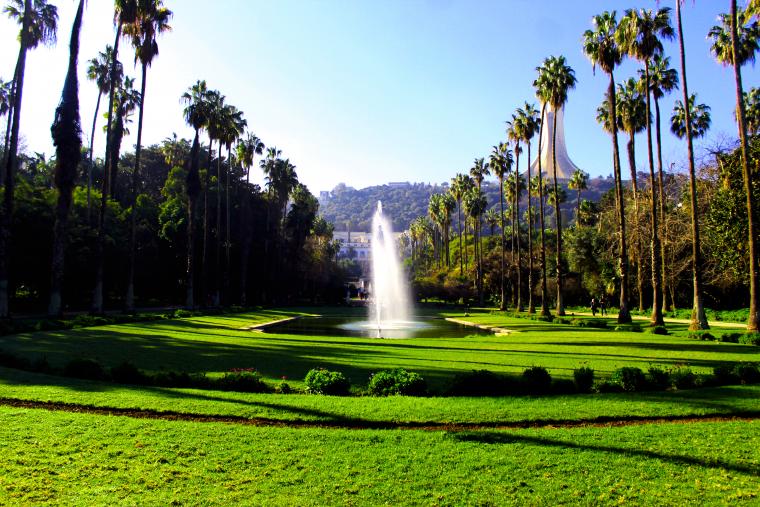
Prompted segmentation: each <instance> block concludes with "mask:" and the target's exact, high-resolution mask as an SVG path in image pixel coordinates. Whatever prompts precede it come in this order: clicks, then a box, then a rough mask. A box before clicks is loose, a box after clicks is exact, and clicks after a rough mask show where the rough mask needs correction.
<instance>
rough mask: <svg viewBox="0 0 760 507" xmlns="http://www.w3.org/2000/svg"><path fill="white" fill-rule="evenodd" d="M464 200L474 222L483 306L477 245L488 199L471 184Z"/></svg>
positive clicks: (478, 267) (479, 288) (480, 296)
mask: <svg viewBox="0 0 760 507" xmlns="http://www.w3.org/2000/svg"><path fill="white" fill-rule="evenodd" d="M462 201H463V204H464V209H465V213H466V215H468V216H469V217H470V218H471V220H472V224H473V233H474V241H473V243H474V246H475V263H476V268H475V269H476V271H475V284H476V288H477V291H478V302H479V304H480V305H481V306H482V305H483V287H482V276H483V271H482V265H481V263H480V259H479V258H478V255H477V245H478V241H479V237H480V227H479V225H480V218H481V216H482V215H483V213H485V210H486V209H487V208H488V201H486V196H485V195H484V194H483V192H482V191H481V190H480V188H478V187H476V186H470V187H469V188H468V189H467V191H466V192H465V194H464V196H463V197H462Z"/></svg>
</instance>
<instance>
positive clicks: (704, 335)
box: [689, 331, 715, 341]
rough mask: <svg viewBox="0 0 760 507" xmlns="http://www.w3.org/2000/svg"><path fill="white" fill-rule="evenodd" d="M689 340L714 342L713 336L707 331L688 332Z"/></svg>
mask: <svg viewBox="0 0 760 507" xmlns="http://www.w3.org/2000/svg"><path fill="white" fill-rule="evenodd" d="M689 338H691V339H692V340H703V341H715V336H713V335H712V334H711V333H710V332H709V331H690V332H689Z"/></svg>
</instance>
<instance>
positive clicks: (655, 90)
mask: <svg viewBox="0 0 760 507" xmlns="http://www.w3.org/2000/svg"><path fill="white" fill-rule="evenodd" d="M644 73H645V72H644V69H641V70H639V79H641V78H642V77H646V76H644V75H643V74H644ZM676 88H678V72H676V70H675V69H671V68H670V58H668V57H663V56H662V55H657V54H656V55H654V57H653V58H652V62H651V64H650V67H649V90H650V92H651V93H652V96H653V97H654V111H655V132H656V139H657V179H658V185H657V186H658V189H657V190H658V195H659V201H658V203H659V205H660V209H659V213H660V223H661V224H664V223H665V178H664V176H663V171H662V137H661V132H662V129H661V126H660V99H661V98H662V97H664V96H665V94H666V93H670V92H671V91H673V90H675V89H676ZM660 263H661V265H662V274H661V275H660V276H661V279H662V280H663V284H662V295H661V296H660V297H661V298H662V304H663V308H664V309H665V310H667V309H668V306H669V305H668V302H667V298H666V297H665V283H664V280H667V266H666V262H665V243H664V242H662V241H661V242H660Z"/></svg>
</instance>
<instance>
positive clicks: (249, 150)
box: [236, 132, 266, 306]
mask: <svg viewBox="0 0 760 507" xmlns="http://www.w3.org/2000/svg"><path fill="white" fill-rule="evenodd" d="M265 148H266V147H265V146H264V143H263V142H261V139H259V138H258V137H257V136H256V134H254V133H253V132H248V135H247V136H245V137H244V138H242V139H241V140H240V141H239V142H238V144H237V153H236V155H237V159H238V162H239V163H240V165H241V166H243V168H244V169H245V178H246V184H247V185H249V184H250V182H251V167H252V166H253V161H254V158H255V157H256V155H261V154H262V153H263V152H264V149H265ZM247 185H246V192H245V195H243V197H242V200H241V206H242V210H241V213H240V222H241V225H240V228H241V230H242V241H243V245H242V251H241V255H240V304H241V305H242V306H245V305H246V303H247V292H248V259H249V257H250V253H251V231H250V230H249V227H248V224H249V221H248V212H249V211H248V210H249V208H248V201H249V188H248V186H247Z"/></svg>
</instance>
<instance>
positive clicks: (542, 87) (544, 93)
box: [533, 60, 551, 317]
mask: <svg viewBox="0 0 760 507" xmlns="http://www.w3.org/2000/svg"><path fill="white" fill-rule="evenodd" d="M546 64H547V60H544V62H543V64H542V65H540V66H538V67H536V72H538V77H537V78H536V79H535V80H534V81H533V88H534V89H535V91H536V97H537V98H538V100H539V101H540V102H541V120H540V122H539V130H538V153H539V157H538V175H537V178H538V202H539V217H540V221H539V222H540V223H539V225H540V226H541V315H542V316H543V317H550V316H551V312H550V311H549V306H548V304H547V289H546V228H545V215H544V183H543V181H544V176H543V172H544V169H543V167H542V165H541V156H540V154H541V144H542V143H543V137H544V124H545V122H546V106H547V104H548V103H549V87H548V86H547V73H546Z"/></svg>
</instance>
